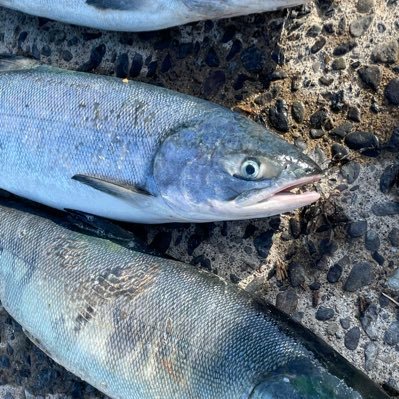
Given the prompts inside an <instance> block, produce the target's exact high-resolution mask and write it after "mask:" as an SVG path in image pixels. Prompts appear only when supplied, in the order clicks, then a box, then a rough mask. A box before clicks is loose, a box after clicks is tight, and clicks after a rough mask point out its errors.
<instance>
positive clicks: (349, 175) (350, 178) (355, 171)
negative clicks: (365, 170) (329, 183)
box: [341, 161, 360, 184]
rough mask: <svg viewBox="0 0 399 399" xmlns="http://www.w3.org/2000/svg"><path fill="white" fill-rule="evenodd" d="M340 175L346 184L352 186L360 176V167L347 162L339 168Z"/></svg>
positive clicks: (355, 163) (354, 163)
mask: <svg viewBox="0 0 399 399" xmlns="http://www.w3.org/2000/svg"><path fill="white" fill-rule="evenodd" d="M341 174H342V176H343V177H344V179H346V181H347V182H348V184H353V183H354V182H355V181H356V180H357V178H358V177H359V174H360V165H359V164H358V163H357V162H354V161H352V162H348V163H347V164H345V165H344V166H342V168H341Z"/></svg>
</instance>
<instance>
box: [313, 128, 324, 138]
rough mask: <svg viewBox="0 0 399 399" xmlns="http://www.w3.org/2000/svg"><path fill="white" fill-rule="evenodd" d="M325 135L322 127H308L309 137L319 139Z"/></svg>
mask: <svg viewBox="0 0 399 399" xmlns="http://www.w3.org/2000/svg"><path fill="white" fill-rule="evenodd" d="M324 135H325V131H324V130H323V129H310V137H311V138H312V139H321V138H322V137H323V136H324Z"/></svg>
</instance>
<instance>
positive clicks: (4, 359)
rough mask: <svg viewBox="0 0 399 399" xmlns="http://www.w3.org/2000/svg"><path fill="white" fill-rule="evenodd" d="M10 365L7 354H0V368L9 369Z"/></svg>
mask: <svg viewBox="0 0 399 399" xmlns="http://www.w3.org/2000/svg"><path fill="white" fill-rule="evenodd" d="M10 367H11V363H10V359H9V357H8V356H7V355H1V356H0V369H9V368H10Z"/></svg>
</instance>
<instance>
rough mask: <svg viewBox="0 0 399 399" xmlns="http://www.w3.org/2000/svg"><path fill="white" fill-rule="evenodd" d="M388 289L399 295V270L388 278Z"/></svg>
mask: <svg viewBox="0 0 399 399" xmlns="http://www.w3.org/2000/svg"><path fill="white" fill-rule="evenodd" d="M387 287H388V288H389V289H390V290H392V291H394V292H395V294H399V269H397V270H396V271H395V272H394V274H393V275H392V276H390V277H389V278H388V280H387Z"/></svg>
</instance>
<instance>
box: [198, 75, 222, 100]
mask: <svg viewBox="0 0 399 399" xmlns="http://www.w3.org/2000/svg"><path fill="white" fill-rule="evenodd" d="M225 83H226V75H225V73H224V72H223V71H219V70H218V71H212V72H211V73H210V74H209V75H208V77H207V78H206V79H205V81H204V83H203V85H202V88H203V92H204V95H205V97H209V96H213V95H215V94H216V93H218V92H219V91H220V90H221V89H222V87H223V86H224V84H225Z"/></svg>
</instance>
